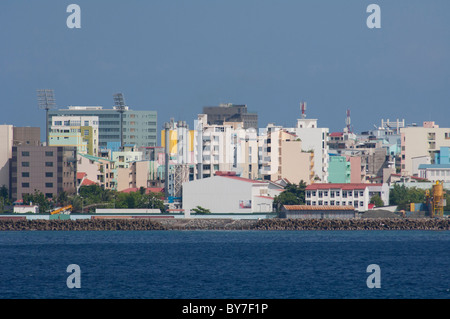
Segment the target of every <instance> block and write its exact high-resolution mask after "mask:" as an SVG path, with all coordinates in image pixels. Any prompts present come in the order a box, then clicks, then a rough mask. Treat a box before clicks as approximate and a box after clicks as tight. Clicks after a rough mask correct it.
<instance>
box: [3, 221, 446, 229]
mask: <svg viewBox="0 0 450 319" xmlns="http://www.w3.org/2000/svg"><path fill="white" fill-rule="evenodd" d="M8 230H11V231H17V230H450V219H448V218H440V219H432V218H412V219H407V218H355V219H346V220H344V219H343V220H339V219H280V218H271V219H262V220H235V219H216V218H214V219H157V220H153V219H150V218H142V219H140V218H134V219H92V220H14V219H2V220H0V231H8Z"/></svg>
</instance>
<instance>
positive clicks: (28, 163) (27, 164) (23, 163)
mask: <svg viewBox="0 0 450 319" xmlns="http://www.w3.org/2000/svg"><path fill="white" fill-rule="evenodd" d="M22 167H30V162H22Z"/></svg>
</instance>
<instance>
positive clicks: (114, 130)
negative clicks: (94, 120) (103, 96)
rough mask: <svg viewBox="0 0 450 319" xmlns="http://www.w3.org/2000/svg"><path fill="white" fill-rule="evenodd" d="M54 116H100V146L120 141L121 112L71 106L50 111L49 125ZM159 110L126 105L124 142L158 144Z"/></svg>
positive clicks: (145, 145) (143, 145)
mask: <svg viewBox="0 0 450 319" xmlns="http://www.w3.org/2000/svg"><path fill="white" fill-rule="evenodd" d="M53 116H98V131H99V132H98V146H99V148H105V149H106V148H107V143H108V142H120V114H119V112H118V111H117V110H116V109H114V108H112V109H104V108H103V107H102V106H69V107H67V109H59V110H50V111H49V112H48V117H49V127H50V126H51V124H52V117H53ZM156 128H157V112H156V111H134V110H131V109H129V108H128V107H126V110H125V112H124V113H123V135H124V139H123V142H124V144H133V145H136V146H137V147H148V146H157V139H158V138H157V131H156Z"/></svg>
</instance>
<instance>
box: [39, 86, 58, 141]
mask: <svg viewBox="0 0 450 319" xmlns="http://www.w3.org/2000/svg"><path fill="white" fill-rule="evenodd" d="M37 98H38V105H39V108H40V109H42V110H45V142H46V145H47V146H48V110H50V109H53V108H55V106H56V103H55V95H54V92H53V90H51V89H41V90H37Z"/></svg>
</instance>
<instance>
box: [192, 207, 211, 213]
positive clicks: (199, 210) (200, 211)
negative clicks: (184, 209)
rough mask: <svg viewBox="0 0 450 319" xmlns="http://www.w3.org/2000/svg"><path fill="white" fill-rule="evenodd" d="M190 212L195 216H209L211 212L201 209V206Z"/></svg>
mask: <svg viewBox="0 0 450 319" xmlns="http://www.w3.org/2000/svg"><path fill="white" fill-rule="evenodd" d="M191 212H194V213H195V214H211V211H210V210H209V209H207V208H203V207H201V206H197V207H195V208H192V209H191Z"/></svg>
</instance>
